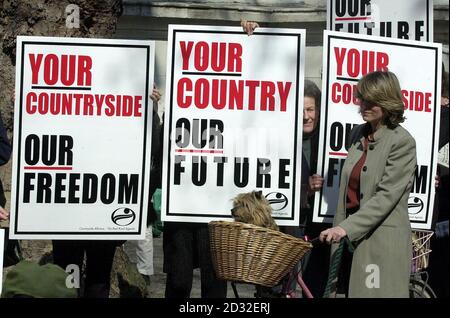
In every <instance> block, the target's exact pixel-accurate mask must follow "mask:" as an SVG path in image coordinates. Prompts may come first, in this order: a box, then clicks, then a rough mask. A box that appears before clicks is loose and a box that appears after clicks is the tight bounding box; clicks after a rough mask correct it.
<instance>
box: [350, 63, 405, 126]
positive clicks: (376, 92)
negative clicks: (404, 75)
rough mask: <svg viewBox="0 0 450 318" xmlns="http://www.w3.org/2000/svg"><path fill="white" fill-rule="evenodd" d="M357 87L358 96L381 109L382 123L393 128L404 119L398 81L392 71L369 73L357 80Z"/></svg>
mask: <svg viewBox="0 0 450 318" xmlns="http://www.w3.org/2000/svg"><path fill="white" fill-rule="evenodd" d="M357 89H358V97H359V98H361V99H363V100H364V101H366V102H368V103H370V104H372V105H376V106H379V107H381V108H382V109H383V111H384V116H383V124H385V125H386V126H388V127H389V128H395V127H396V126H398V124H400V123H402V122H404V121H405V117H404V116H403V114H404V111H405V105H404V104H403V100H402V92H401V89H400V83H399V82H398V79H397V76H395V74H394V73H392V72H384V71H376V72H373V73H369V74H367V75H365V76H364V77H363V78H361V79H360V80H359V82H358V85H357Z"/></svg>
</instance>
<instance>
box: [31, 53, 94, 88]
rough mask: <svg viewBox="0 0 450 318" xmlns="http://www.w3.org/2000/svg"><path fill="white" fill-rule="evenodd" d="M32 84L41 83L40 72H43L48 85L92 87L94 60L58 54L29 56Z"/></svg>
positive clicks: (88, 57)
mask: <svg viewBox="0 0 450 318" xmlns="http://www.w3.org/2000/svg"><path fill="white" fill-rule="evenodd" d="M28 56H29V59H30V65H31V74H32V79H31V83H32V84H33V85H36V84H38V83H39V75H40V72H43V80H44V82H45V84H47V85H56V84H58V82H60V83H61V84H62V85H64V86H72V85H74V84H75V81H76V85H77V86H91V82H92V73H91V68H92V59H91V57H90V56H86V55H61V56H59V57H58V56H57V55H56V54H47V55H45V56H44V55H43V54H29V55H28ZM42 66H43V67H42Z"/></svg>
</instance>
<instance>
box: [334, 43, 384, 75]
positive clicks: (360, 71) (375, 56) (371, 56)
mask: <svg viewBox="0 0 450 318" xmlns="http://www.w3.org/2000/svg"><path fill="white" fill-rule="evenodd" d="M334 56H335V57H336V64H337V76H343V74H344V67H345V70H346V71H347V75H348V76H350V77H354V78H356V77H359V76H364V75H366V74H367V73H371V72H374V71H387V70H388V64H389V56H388V55H387V53H384V52H375V51H368V50H361V51H360V50H357V49H347V48H339V47H335V48H334Z"/></svg>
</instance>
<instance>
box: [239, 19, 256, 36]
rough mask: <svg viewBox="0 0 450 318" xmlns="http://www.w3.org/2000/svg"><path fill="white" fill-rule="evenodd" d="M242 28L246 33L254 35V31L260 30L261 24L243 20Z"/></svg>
mask: <svg viewBox="0 0 450 318" xmlns="http://www.w3.org/2000/svg"><path fill="white" fill-rule="evenodd" d="M241 27H242V29H243V30H244V32H245V33H247V34H248V35H252V34H253V31H255V29H256V28H259V24H258V23H257V22H252V21H247V20H241Z"/></svg>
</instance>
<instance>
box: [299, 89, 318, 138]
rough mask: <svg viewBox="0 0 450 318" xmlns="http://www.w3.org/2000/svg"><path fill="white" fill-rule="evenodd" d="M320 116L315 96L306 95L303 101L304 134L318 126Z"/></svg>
mask: <svg viewBox="0 0 450 318" xmlns="http://www.w3.org/2000/svg"><path fill="white" fill-rule="evenodd" d="M318 120H319V116H318V113H317V110H316V102H315V101H314V98H312V97H309V96H305V98H304V103H303V134H305V135H309V134H310V133H312V132H313V131H314V129H315V128H316V126H317V122H318Z"/></svg>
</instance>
